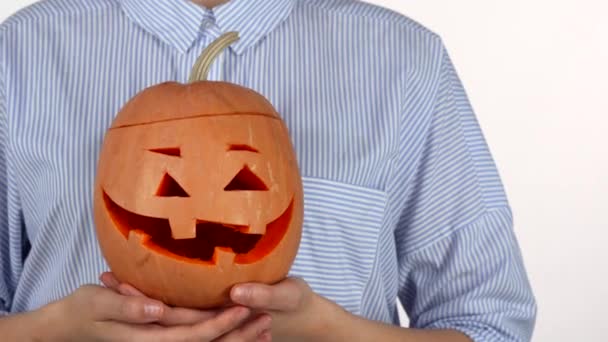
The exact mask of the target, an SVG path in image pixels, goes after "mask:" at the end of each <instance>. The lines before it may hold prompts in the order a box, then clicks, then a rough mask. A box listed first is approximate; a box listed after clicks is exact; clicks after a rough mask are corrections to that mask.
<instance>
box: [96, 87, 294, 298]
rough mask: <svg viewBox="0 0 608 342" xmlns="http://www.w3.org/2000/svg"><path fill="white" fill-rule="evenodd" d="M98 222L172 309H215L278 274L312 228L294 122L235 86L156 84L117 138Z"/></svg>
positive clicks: (127, 111) (105, 239)
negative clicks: (289, 125)
mask: <svg viewBox="0 0 608 342" xmlns="http://www.w3.org/2000/svg"><path fill="white" fill-rule="evenodd" d="M95 221H96V227H97V233H98V238H99V241H100V245H101V247H102V251H103V252H104V256H105V257H106V260H107V261H108V264H109V266H110V268H111V269H112V271H113V272H114V273H116V275H117V277H118V278H119V279H120V280H121V281H126V282H129V283H131V284H133V285H134V286H135V287H137V288H139V289H140V290H141V291H143V292H144V293H146V294H147V295H149V296H152V297H154V298H159V299H161V300H163V301H165V302H167V303H169V304H173V305H180V306H188V307H201V308H202V307H211V306H215V305H219V304H221V303H223V302H224V301H225V300H226V295H227V291H228V290H229V287H230V286H232V285H234V284H236V283H239V282H247V281H260V282H266V283H271V282H275V281H278V280H280V279H281V278H282V277H284V276H285V275H286V274H287V272H288V270H289V267H290V266H291V263H292V262H293V260H294V258H295V254H296V252H297V247H298V244H299V240H300V235H301V224H302V184H301V180H300V176H299V172H298V168H297V163H296V160H295V155H294V152H293V148H292V145H291V142H290V140H289V136H288V133H287V129H286V127H285V125H284V123H283V122H282V120H281V119H280V117H279V116H278V115H277V114H276V112H275V111H274V109H273V108H272V106H271V105H270V104H269V103H268V102H267V101H266V100H265V99H264V98H263V97H262V96H261V95H259V94H257V93H255V92H253V91H251V90H249V89H246V88H242V87H239V86H236V85H233V84H228V83H221V82H201V83H197V84H193V85H180V84H177V83H165V84H162V85H158V86H155V87H152V88H149V89H147V90H145V91H144V92H142V93H141V94H139V95H138V96H136V97H135V98H134V99H133V100H131V101H130V102H129V103H128V104H127V105H126V106H125V107H124V108H123V110H122V111H121V112H120V113H119V115H118V116H117V118H116V119H115V120H114V123H113V125H112V127H111V128H110V129H109V130H108V132H107V133H106V137H105V139H104V144H103V148H102V152H101V156H100V159H99V164H98V174H97V182H96V194H95Z"/></svg>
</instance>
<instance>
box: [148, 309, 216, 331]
mask: <svg viewBox="0 0 608 342" xmlns="http://www.w3.org/2000/svg"><path fill="white" fill-rule="evenodd" d="M217 315H218V311H216V310H195V309H187V308H171V307H169V308H167V310H166V311H165V314H164V315H163V318H162V319H161V320H159V321H158V323H159V324H162V325H164V326H177V325H194V324H197V323H201V322H203V321H207V320H209V319H211V318H213V317H215V316H217Z"/></svg>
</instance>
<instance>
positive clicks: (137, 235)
mask: <svg viewBox="0 0 608 342" xmlns="http://www.w3.org/2000/svg"><path fill="white" fill-rule="evenodd" d="M131 239H133V240H135V241H136V242H138V243H139V244H143V243H146V242H148V240H150V235H148V234H146V233H145V232H144V231H143V230H140V229H132V230H130V231H129V240H131Z"/></svg>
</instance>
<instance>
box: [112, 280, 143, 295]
mask: <svg viewBox="0 0 608 342" xmlns="http://www.w3.org/2000/svg"><path fill="white" fill-rule="evenodd" d="M117 288H118V292H119V293H120V294H122V295H125V296H135V297H146V295H145V294H143V293H142V292H141V291H139V290H138V289H136V288H135V287H133V286H131V285H129V284H127V283H122V284H120V285H118V287H117Z"/></svg>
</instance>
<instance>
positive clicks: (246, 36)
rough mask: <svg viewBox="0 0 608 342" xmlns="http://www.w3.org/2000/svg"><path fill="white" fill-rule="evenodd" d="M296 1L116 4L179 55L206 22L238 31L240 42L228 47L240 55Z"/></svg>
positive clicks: (127, 0) (130, 0)
mask: <svg viewBox="0 0 608 342" xmlns="http://www.w3.org/2000/svg"><path fill="white" fill-rule="evenodd" d="M294 1H295V0H261V1H252V0H231V1H228V2H227V3H225V4H223V5H220V6H217V7H214V8H213V9H207V8H205V7H203V6H199V5H196V4H195V3H193V2H192V1H190V0H152V1H151V0H119V2H120V4H121V6H122V8H123V10H124V12H125V13H126V15H127V16H128V17H129V18H130V19H131V20H132V21H134V22H135V23H136V24H137V25H139V26H141V27H142V28H143V29H144V30H146V31H148V32H150V33H151V34H153V35H155V36H157V37H158V38H159V39H160V40H162V41H163V42H165V43H166V44H169V45H170V46H173V47H175V48H176V49H177V50H179V51H180V52H182V53H183V52H187V51H188V50H190V48H192V47H193V46H194V44H195V42H196V40H197V39H198V37H199V36H200V35H201V34H202V32H203V28H202V26H203V24H204V23H205V22H207V23H208V22H211V23H215V25H216V26H217V27H218V28H219V31H220V33H224V32H228V31H237V32H238V33H239V36H240V40H239V41H238V42H236V43H234V44H232V45H231V47H230V48H231V49H232V50H233V51H234V52H236V53H237V54H241V53H243V52H244V51H245V50H247V48H249V47H251V46H253V45H254V44H255V43H257V42H258V41H260V40H261V39H262V38H264V37H265V36H266V35H268V34H269V33H270V32H271V31H272V30H273V29H275V28H276V27H277V26H278V25H279V24H280V23H281V22H282V21H283V20H285V19H286V18H287V16H288V15H289V14H290V13H291V10H292V8H293V3H294Z"/></svg>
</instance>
